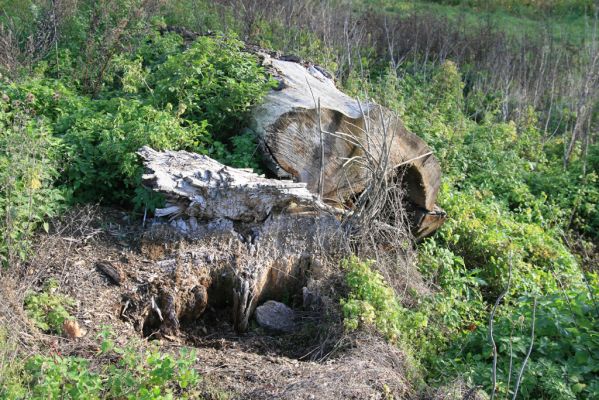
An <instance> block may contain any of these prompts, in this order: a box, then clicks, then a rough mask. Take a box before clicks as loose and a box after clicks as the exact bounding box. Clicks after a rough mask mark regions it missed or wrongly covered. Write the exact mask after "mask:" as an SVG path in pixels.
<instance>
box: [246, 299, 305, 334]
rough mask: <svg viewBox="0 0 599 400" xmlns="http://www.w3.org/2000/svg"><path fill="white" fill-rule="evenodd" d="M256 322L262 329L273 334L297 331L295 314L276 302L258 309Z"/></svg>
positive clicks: (265, 304) (272, 301) (268, 303)
mask: <svg viewBox="0 0 599 400" xmlns="http://www.w3.org/2000/svg"><path fill="white" fill-rule="evenodd" d="M256 321H257V322H258V325H260V326H261V327H263V328H265V329H268V330H270V331H273V332H282V333H291V332H293V331H295V330H296V329H297V325H296V323H295V312H294V311H293V310H292V309H291V308H289V307H287V306H286V305H285V304H283V303H279V302H278V301H274V300H269V301H267V302H266V303H264V304H262V305H261V306H260V307H258V308H256Z"/></svg>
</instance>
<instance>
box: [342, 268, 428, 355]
mask: <svg viewBox="0 0 599 400" xmlns="http://www.w3.org/2000/svg"><path fill="white" fill-rule="evenodd" d="M372 264H373V261H360V260H359V259H358V258H356V257H351V258H349V259H345V260H343V261H342V263H341V267H342V268H343V269H344V270H345V273H346V275H345V281H346V283H347V285H348V286H349V294H348V296H347V298H346V299H342V300H341V306H342V308H343V317H344V321H343V323H344V325H345V327H346V328H347V329H348V330H350V331H352V330H356V329H358V328H359V327H360V326H371V327H374V328H376V330H378V331H379V332H380V333H382V334H383V335H384V336H385V337H386V338H387V339H388V340H390V341H392V342H397V341H399V340H401V341H402V343H404V344H406V343H407V339H408V338H412V337H413V336H415V332H416V331H417V330H419V329H421V328H423V327H425V326H426V324H427V319H426V316H425V315H424V314H420V313H411V312H409V311H408V310H407V309H406V308H404V307H403V306H402V305H401V304H400V302H399V300H398V299H397V297H396V296H395V293H394V291H393V289H392V288H391V287H390V286H389V285H388V284H387V283H386V282H385V280H384V278H383V276H382V275H381V274H380V273H379V272H377V271H375V270H373V269H372V268H371V266H372Z"/></svg>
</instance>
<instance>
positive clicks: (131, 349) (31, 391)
mask: <svg viewBox="0 0 599 400" xmlns="http://www.w3.org/2000/svg"><path fill="white" fill-rule="evenodd" d="M101 338H102V341H101V343H100V349H101V350H100V352H99V353H98V354H97V355H96V357H95V359H94V360H93V361H91V360H88V359H84V358H81V357H75V356H61V355H59V354H53V355H41V354H37V355H34V356H32V357H30V358H28V359H16V360H13V368H12V369H13V371H16V372H18V374H19V375H20V376H19V378H18V379H12V380H11V381H10V385H8V384H4V385H0V398H6V399H25V398H27V399H40V400H41V399H73V400H75V399H107V398H110V399H112V398H118V399H131V400H133V399H146V400H163V399H164V400H166V399H173V398H181V399H197V398H199V395H200V393H199V391H198V384H199V383H200V381H201V378H200V376H199V375H198V373H197V372H196V371H195V370H194V369H193V366H194V364H195V359H196V357H195V353H194V352H193V351H189V350H187V349H182V350H181V351H180V352H179V354H178V355H177V356H173V355H170V354H165V353H161V352H160V351H159V350H158V347H156V346H153V347H150V348H148V349H144V348H143V345H142V344H141V343H134V342H130V343H128V344H127V345H126V346H125V347H117V346H115V345H114V342H113V340H112V336H111V334H110V333H109V332H108V331H107V330H105V331H103V332H102V335H101ZM0 383H2V380H1V379H0Z"/></svg>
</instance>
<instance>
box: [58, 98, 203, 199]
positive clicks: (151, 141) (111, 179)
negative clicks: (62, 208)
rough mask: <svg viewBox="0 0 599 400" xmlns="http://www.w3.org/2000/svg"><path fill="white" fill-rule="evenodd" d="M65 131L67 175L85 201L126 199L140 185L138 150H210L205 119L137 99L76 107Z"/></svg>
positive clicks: (76, 193)
mask: <svg viewBox="0 0 599 400" xmlns="http://www.w3.org/2000/svg"><path fill="white" fill-rule="evenodd" d="M69 118H72V123H71V125H70V126H69V127H68V129H67V130H66V131H65V132H64V134H63V135H62V139H63V142H64V144H65V147H66V148H67V149H68V161H67V168H66V171H65V174H64V175H63V177H62V179H63V180H64V183H65V184H67V185H68V187H69V188H71V189H72V190H73V193H74V195H75V197H76V198H77V199H78V200H81V201H91V202H97V201H99V200H102V201H104V202H107V203H113V204H114V203H117V204H127V203H128V202H129V201H130V200H131V198H132V197H133V196H132V195H133V193H135V191H136V189H140V188H141V175H142V172H143V169H142V166H141V163H140V161H139V159H138V156H137V155H136V151H137V150H138V149H139V148H141V147H142V146H144V145H149V146H150V147H152V148H154V149H157V150H178V149H187V150H194V151H196V152H200V153H206V152H207V150H206V148H207V145H208V144H209V143H210V140H211V139H210V136H209V134H208V133H207V131H206V123H205V122H204V123H201V124H195V123H186V126H183V124H184V122H183V120H182V119H181V118H180V117H178V116H176V115H173V114H172V113H170V112H168V111H159V110H157V109H155V108H154V107H152V106H149V105H144V104H143V103H141V102H139V101H138V100H132V99H130V100H126V99H123V98H115V99H112V100H106V101H104V100H97V101H94V102H92V103H90V104H89V105H88V107H82V108H81V109H80V110H78V111H77V112H74V113H73V114H72V115H71V116H70V117H69Z"/></svg>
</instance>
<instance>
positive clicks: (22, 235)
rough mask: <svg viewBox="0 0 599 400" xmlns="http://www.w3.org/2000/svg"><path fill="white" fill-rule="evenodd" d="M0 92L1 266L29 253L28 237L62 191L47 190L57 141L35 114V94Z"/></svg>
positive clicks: (54, 174)
mask: <svg viewBox="0 0 599 400" xmlns="http://www.w3.org/2000/svg"><path fill="white" fill-rule="evenodd" d="M0 93H1V94H0V96H2V99H0V215H1V218H0V268H1V267H5V266H7V265H8V264H10V263H13V262H16V261H17V260H23V259H24V258H25V257H26V256H27V255H28V254H29V249H30V238H31V235H32V234H33V232H34V231H35V229H36V228H37V227H39V226H40V225H42V224H43V223H44V221H45V220H46V218H49V217H52V216H55V215H56V214H57V213H58V211H59V209H60V203H61V200H62V194H61V192H60V191H59V190H57V189H54V188H52V182H53V180H54V179H55V178H56V177H57V175H58V171H57V157H56V152H57V144H58V142H57V140H56V139H55V138H53V137H52V131H51V128H50V127H49V126H48V124H47V123H46V120H45V119H44V118H40V117H36V116H35V110H34V105H33V103H35V102H36V101H38V100H37V97H36V96H34V95H33V94H32V93H31V92H28V93H27V95H26V96H24V98H23V99H18V98H13V97H11V96H10V95H9V93H8V92H7V91H5V90H1V88H0ZM44 228H45V229H47V228H48V227H47V225H44Z"/></svg>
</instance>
